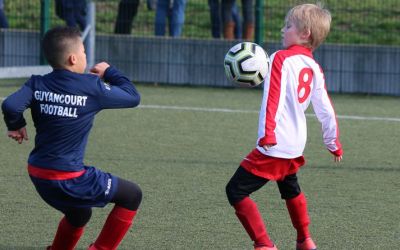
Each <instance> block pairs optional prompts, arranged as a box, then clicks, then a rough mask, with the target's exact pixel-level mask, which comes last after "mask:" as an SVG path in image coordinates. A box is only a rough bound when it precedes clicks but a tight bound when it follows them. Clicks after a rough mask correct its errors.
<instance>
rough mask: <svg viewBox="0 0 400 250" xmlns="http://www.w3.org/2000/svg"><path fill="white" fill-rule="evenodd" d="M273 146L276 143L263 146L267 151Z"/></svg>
mask: <svg viewBox="0 0 400 250" xmlns="http://www.w3.org/2000/svg"><path fill="white" fill-rule="evenodd" d="M273 146H275V145H274V144H266V145H264V146H263V148H264V149H265V151H268V150H269V149H270V148H272V147H273Z"/></svg>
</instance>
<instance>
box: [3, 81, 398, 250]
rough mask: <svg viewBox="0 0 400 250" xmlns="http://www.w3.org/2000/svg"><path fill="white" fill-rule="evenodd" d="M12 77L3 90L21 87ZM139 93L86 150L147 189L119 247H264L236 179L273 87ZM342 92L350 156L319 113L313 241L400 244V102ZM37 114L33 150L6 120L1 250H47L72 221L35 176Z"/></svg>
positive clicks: (268, 204) (268, 202) (276, 221)
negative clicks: (336, 149) (333, 146)
mask: <svg viewBox="0 0 400 250" xmlns="http://www.w3.org/2000/svg"><path fill="white" fill-rule="evenodd" d="M6 82H7V81H6ZM1 83H2V85H0V97H5V96H7V95H8V94H10V93H12V92H13V91H15V90H16V89H17V85H14V84H4V81H2V82H1ZM138 90H139V91H140V92H141V94H142V103H141V106H140V107H139V108H135V109H126V110H105V111H102V112H100V113H99V114H98V116H97V118H96V120H95V124H94V127H93V130H92V133H91V135H90V137H89V143H88V147H87V150H86V161H85V163H86V164H87V165H94V166H96V167H99V168H101V169H103V170H105V171H109V172H112V173H114V174H116V175H118V176H120V177H122V178H125V179H129V180H133V181H135V182H136V183H138V184H139V185H140V187H141V188H142V190H143V194H144V198H143V202H142V204H141V207H140V210H139V212H138V215H137V216H136V218H135V221H134V226H133V227H132V228H131V229H130V231H129V233H128V234H127V235H126V237H125V239H124V240H123V242H122V244H121V246H120V248H119V249H126V250H128V249H252V243H251V241H250V239H249V238H248V236H247V234H246V233H245V231H244V229H243V228H242V227H241V225H240V224H239V222H238V220H237V219H236V217H235V215H234V211H233V209H232V208H231V207H230V206H229V204H228V202H227V200H226V197H225V185H226V183H227V181H228V180H229V178H230V177H231V176H232V174H233V173H234V171H235V170H236V168H237V167H238V164H239V162H240V161H241V159H242V158H243V157H244V156H245V155H246V154H247V153H248V152H250V150H251V149H252V148H253V147H254V145H255V140H256V137H257V126H258V121H257V120H258V113H257V111H258V109H259V105H260V102H261V94H262V93H261V92H262V91H261V90H260V89H251V90H249V89H220V88H191V87H171V86H154V85H151V86H150V85H138ZM331 97H332V101H333V103H334V105H335V109H336V112H337V114H338V121H339V125H340V132H341V141H342V144H343V146H344V152H345V154H344V160H343V162H342V163H340V164H335V163H334V162H333V158H332V156H331V155H330V153H328V151H327V150H325V148H324V145H323V143H322V139H321V133H320V131H321V129H320V125H319V123H318V121H317V120H316V118H315V117H313V116H309V117H308V143H307V146H306V150H305V152H304V155H305V157H306V160H307V164H306V166H305V167H304V168H302V170H301V171H300V172H299V174H298V175H299V180H300V184H301V187H302V190H303V191H304V192H305V194H306V196H307V198H308V203H309V212H310V217H311V225H310V231H311V233H312V235H313V238H314V239H315V241H316V243H317V245H318V246H319V248H318V249H321V250H324V249H328V250H332V249H335V250H342V249H343V250H344V249H346V250H347V249H398V247H399V242H400V213H399V208H400V194H399V191H400V184H399V183H400V182H399V179H400V167H399V164H400V147H399V145H400V108H399V107H400V99H399V98H396V97H381V96H357V95H332V96H331ZM307 113H310V114H312V110H311V108H310V109H309V110H308V112H307ZM29 115H30V114H29V111H27V112H26V113H25V117H26V118H27V121H28V133H29V135H30V140H29V141H28V142H27V143H24V144H22V145H18V144H17V143H15V142H14V141H12V140H10V139H8V138H7V137H6V135H5V134H6V127H5V125H4V122H2V123H1V125H0V131H3V132H2V136H1V137H0V159H1V164H0V183H1V193H0V249H1V250H2V249H21V250H28V249H45V247H46V246H47V245H49V244H50V243H51V240H52V238H53V235H54V233H55V230H56V227H57V224H58V221H59V219H60V218H61V216H62V215H61V214H60V213H59V212H57V211H56V210H54V209H53V208H51V207H49V206H48V205H47V204H45V203H44V202H43V201H42V200H41V198H40V197H39V196H38V195H37V193H36V191H35V190H34V187H33V185H32V184H31V182H30V180H29V177H28V175H27V171H26V160H27V157H28V154H29V152H30V150H31V149H32V147H33V141H34V140H33V139H34V134H35V133H34V128H33V126H32V121H31V119H30V116H29ZM380 118H383V119H380ZM387 118H394V119H387ZM252 198H254V200H255V201H256V202H257V203H258V206H259V208H260V211H261V213H262V215H263V216H264V220H265V222H266V225H267V228H268V231H269V233H270V236H271V238H272V239H273V240H274V241H275V243H276V245H277V246H278V248H279V249H281V250H286V249H294V245H295V243H294V242H295V231H294V229H293V228H292V225H291V222H290V219H289V216H288V213H287V211H286V206H285V203H284V202H283V201H282V200H281V199H280V195H279V191H278V189H277V187H276V184H275V183H268V184H267V185H266V186H265V187H263V188H262V189H260V190H259V191H258V192H256V193H254V195H253V196H252ZM111 208H112V205H108V206H107V207H106V208H104V209H97V208H96V209H94V212H93V216H92V219H91V221H90V222H89V224H88V225H87V228H86V232H85V234H84V236H83V237H82V239H81V240H80V242H79V245H78V249H85V247H87V246H88V245H89V244H90V243H91V242H92V241H94V239H95V238H96V236H97V234H98V233H99V231H100V229H101V227H102V225H103V223H104V221H105V218H106V216H107V214H108V212H109V211H110V210H111Z"/></svg>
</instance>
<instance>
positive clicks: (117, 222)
mask: <svg viewBox="0 0 400 250" xmlns="http://www.w3.org/2000/svg"><path fill="white" fill-rule="evenodd" d="M135 215H136V211H132V210H129V209H126V208H123V207H118V206H114V208H113V210H112V211H111V212H110V214H109V215H108V217H107V220H106V223H105V224H104V226H103V229H102V230H101V233H100V235H99V237H97V240H96V242H95V243H94V244H93V246H92V248H91V249H97V250H114V249H117V247H118V245H119V243H120V242H121V241H122V239H123V238H124V236H125V234H126V232H128V229H129V227H130V226H131V225H132V221H133V218H134V217H135Z"/></svg>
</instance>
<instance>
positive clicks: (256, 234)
mask: <svg viewBox="0 0 400 250" xmlns="http://www.w3.org/2000/svg"><path fill="white" fill-rule="evenodd" d="M233 207H234V208H235V213H236V216H237V217H238V218H239V221H240V222H241V223H242V225H243V227H244V228H245V229H246V232H247V234H248V235H249V236H250V238H251V239H252V240H253V241H254V246H267V247H272V246H274V243H273V242H272V241H271V239H270V238H269V236H268V233H267V230H266V228H265V225H264V221H263V219H262V217H261V214H260V212H259V211H258V208H257V204H256V203H255V202H254V201H252V200H251V199H250V198H249V197H246V198H244V199H243V200H241V201H239V202H238V203H236V204H235V205H234V206H233Z"/></svg>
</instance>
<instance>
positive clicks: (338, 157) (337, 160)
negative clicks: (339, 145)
mask: <svg viewBox="0 0 400 250" xmlns="http://www.w3.org/2000/svg"><path fill="white" fill-rule="evenodd" d="M342 159H343V155H341V156H336V155H335V156H333V160H334V161H335V162H341V161H342Z"/></svg>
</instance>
